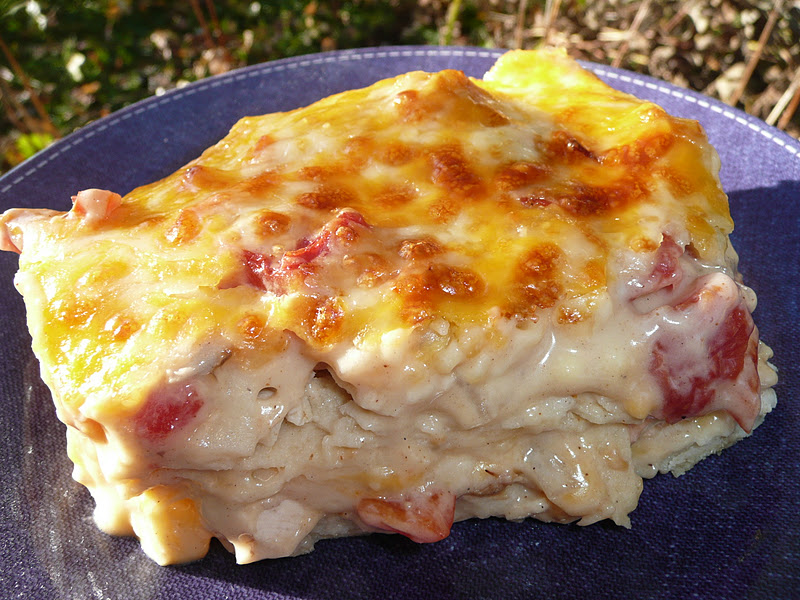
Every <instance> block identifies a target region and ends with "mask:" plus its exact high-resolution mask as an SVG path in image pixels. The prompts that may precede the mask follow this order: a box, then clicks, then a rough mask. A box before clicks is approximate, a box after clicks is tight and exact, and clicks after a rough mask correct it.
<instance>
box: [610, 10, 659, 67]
mask: <svg viewBox="0 0 800 600" xmlns="http://www.w3.org/2000/svg"><path fill="white" fill-rule="evenodd" d="M650 2H651V0H644V2H642V3H641V4H640V5H639V10H637V11H636V15H635V16H634V17H633V21H631V26H630V27H628V31H627V32H626V34H625V41H624V42H622V46H620V49H619V51H618V52H617V56H616V57H614V62H612V63H611V66H612V67H619V66H620V65H621V64H622V59H623V58H625V55H626V54H627V53H628V48H629V47H630V45H631V37H632V36H633V35H634V34H635V33H636V32H638V31H639V27H641V26H642V21H644V18H645V16H646V15H647V12H648V11H649V10H650Z"/></svg>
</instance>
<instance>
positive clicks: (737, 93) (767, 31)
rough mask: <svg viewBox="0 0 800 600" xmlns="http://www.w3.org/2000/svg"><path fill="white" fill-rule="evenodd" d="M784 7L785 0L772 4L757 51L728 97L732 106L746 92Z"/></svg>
mask: <svg viewBox="0 0 800 600" xmlns="http://www.w3.org/2000/svg"><path fill="white" fill-rule="evenodd" d="M782 8H783V0H775V4H773V5H772V10H771V11H770V13H769V17H768V18H767V24H766V25H764V30H763V31H762V32H761V35H760V36H759V38H758V45H757V46H756V49H755V52H753V55H752V56H751V57H750V60H749V61H747V67H746V68H745V70H744V74H743V75H742V79H741V80H740V81H739V86H738V87H737V88H736V89H735V90H734V92H733V94H731V97H730V98H729V99H728V104H730V105H731V106H736V103H737V102H739V99H740V98H741V97H742V94H744V90H745V88H746V87H747V83H748V82H749V81H750V78H751V77H752V76H753V73H754V72H755V70H756V65H758V61H760V60H761V55H762V54H763V52H764V47H765V46H766V45H767V41H768V40H769V36H770V35H772V28H773V27H775V23H777V21H778V17H779V16H780V14H781V9H782Z"/></svg>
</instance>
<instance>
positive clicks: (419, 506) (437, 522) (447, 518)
mask: <svg viewBox="0 0 800 600" xmlns="http://www.w3.org/2000/svg"><path fill="white" fill-rule="evenodd" d="M455 507H456V497H455V495H453V494H452V493H450V492H433V493H431V492H424V493H421V492H414V493H405V494H401V495H399V496H393V497H380V498H363V499H362V500H361V501H360V502H359V503H358V507H357V511H358V516H359V517H360V518H361V520H362V521H364V523H366V524H367V525H368V526H370V527H374V528H375V529H378V530H383V531H393V532H395V533H400V534H402V535H404V536H406V537H407V538H409V539H411V540H413V541H415V542H418V543H429V542H438V541H439V540H443V539H444V538H446V537H447V536H448V535H450V528H451V527H452V525H453V517H454V515H455Z"/></svg>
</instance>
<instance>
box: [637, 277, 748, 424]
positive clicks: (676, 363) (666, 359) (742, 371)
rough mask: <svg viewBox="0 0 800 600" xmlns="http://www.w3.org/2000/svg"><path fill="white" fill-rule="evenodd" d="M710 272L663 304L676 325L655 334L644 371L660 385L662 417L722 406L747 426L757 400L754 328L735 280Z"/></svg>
mask: <svg viewBox="0 0 800 600" xmlns="http://www.w3.org/2000/svg"><path fill="white" fill-rule="evenodd" d="M713 277H714V279H713V280H708V279H707V280H706V282H705V284H704V285H703V286H702V287H700V289H699V290H697V291H696V292H694V293H693V294H692V295H690V296H689V298H688V299H686V300H684V301H682V302H680V303H678V304H676V305H675V306H674V307H671V308H670V309H668V311H667V313H666V314H667V319H666V321H665V322H667V323H680V325H679V326H672V327H670V326H668V325H667V326H664V327H663V328H662V329H661V331H660V333H659V334H658V335H657V337H656V339H655V340H654V343H653V350H652V354H651V360H650V372H651V373H652V374H653V375H654V377H655V378H656V380H657V381H658V383H659V385H660V387H661V390H662V393H663V407H662V410H661V416H662V417H663V418H664V419H665V420H666V421H667V422H670V423H674V422H676V421H678V420H680V419H682V418H685V417H695V416H699V415H703V414H707V413H710V412H713V411H714V410H720V409H724V410H726V411H728V413H730V414H731V416H733V418H734V419H736V421H737V422H738V423H739V425H741V427H742V428H743V429H744V430H745V431H749V430H750V429H751V428H752V426H753V423H754V422H755V419H756V418H757V416H758V413H759V410H760V406H761V399H760V396H759V386H760V382H759V379H758V368H757V364H758V333H757V331H756V328H755V324H754V323H753V319H752V317H751V316H750V312H749V311H748V309H747V306H746V305H745V303H744V300H743V299H742V297H741V295H740V294H739V292H738V289H737V288H736V284H735V283H734V282H733V281H732V280H730V278H728V277H726V276H724V275H716V276H713ZM711 281H714V282H716V283H712V282H711Z"/></svg>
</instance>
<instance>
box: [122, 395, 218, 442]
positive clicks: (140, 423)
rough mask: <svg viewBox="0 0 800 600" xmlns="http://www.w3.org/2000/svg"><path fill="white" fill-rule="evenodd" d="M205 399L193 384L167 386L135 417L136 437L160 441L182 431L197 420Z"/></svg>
mask: <svg viewBox="0 0 800 600" xmlns="http://www.w3.org/2000/svg"><path fill="white" fill-rule="evenodd" d="M202 406H203V399H202V398H201V397H200V394H199V393H198V392H197V389H196V388H195V387H194V385H192V384H191V383H175V384H167V385H165V386H164V387H162V388H159V389H157V390H156V391H154V392H153V393H152V394H150V396H149V397H148V398H147V401H146V402H145V404H144V406H143V407H142V409H141V411H139V414H138V415H137V416H136V419H135V421H134V422H135V425H136V433H137V434H138V435H139V436H141V437H144V438H146V439H149V440H153V441H159V440H163V439H164V438H166V437H167V436H168V435H169V434H170V433H172V432H173V431H175V430H176V429H181V428H183V427H185V426H186V425H188V424H189V422H191V421H192V419H194V418H195V417H196V416H197V413H198V412H199V411H200V408H202Z"/></svg>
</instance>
